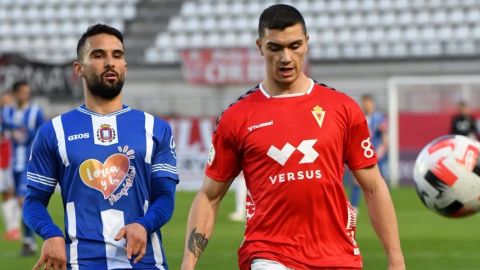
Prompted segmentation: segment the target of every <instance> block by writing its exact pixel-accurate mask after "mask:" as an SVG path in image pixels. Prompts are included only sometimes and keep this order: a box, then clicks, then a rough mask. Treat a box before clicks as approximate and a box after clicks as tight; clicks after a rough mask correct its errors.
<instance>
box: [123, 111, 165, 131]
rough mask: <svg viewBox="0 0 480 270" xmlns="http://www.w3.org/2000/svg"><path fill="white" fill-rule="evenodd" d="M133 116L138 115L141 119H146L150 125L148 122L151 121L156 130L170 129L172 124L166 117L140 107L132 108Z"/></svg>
mask: <svg viewBox="0 0 480 270" xmlns="http://www.w3.org/2000/svg"><path fill="white" fill-rule="evenodd" d="M129 113H130V114H131V115H132V116H133V117H138V118H141V119H145V122H146V125H149V124H148V123H149V122H151V123H152V124H153V128H154V130H168V129H170V124H169V123H168V122H167V120H165V119H164V118H162V117H160V116H158V115H155V114H152V113H149V112H145V111H142V110H138V109H131V111H130V112H129Z"/></svg>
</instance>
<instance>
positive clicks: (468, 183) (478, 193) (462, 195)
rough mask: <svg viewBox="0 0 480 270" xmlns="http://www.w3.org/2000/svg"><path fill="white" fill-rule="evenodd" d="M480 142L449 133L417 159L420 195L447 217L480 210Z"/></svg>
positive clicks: (424, 201)
mask: <svg viewBox="0 0 480 270" xmlns="http://www.w3.org/2000/svg"><path fill="white" fill-rule="evenodd" d="M479 157H480V143H479V142H477V141H474V140H472V139H469V138H467V137H465V136H460V135H448V136H443V137H440V138H438V139H435V140H433V141H432V142H430V143H429V144H428V145H427V146H425V147H424V148H423V149H422V151H421V152H420V154H419V155H418V157H417V160H416V161H415V168H414V173H413V178H414V180H415V186H416V190H417V194H418V196H419V197H420V199H421V200H422V202H423V203H424V204H425V206H427V207H428V208H429V209H430V210H433V211H434V212H436V213H438V214H440V215H442V216H446V217H455V218H456V217H464V216H469V215H473V214H475V213H476V212H478V211H480V160H479Z"/></svg>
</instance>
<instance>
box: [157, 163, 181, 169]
mask: <svg viewBox="0 0 480 270" xmlns="http://www.w3.org/2000/svg"><path fill="white" fill-rule="evenodd" d="M153 167H167V168H171V169H177V167H176V166H173V165H170V164H168V163H159V164H153V165H152V168H153Z"/></svg>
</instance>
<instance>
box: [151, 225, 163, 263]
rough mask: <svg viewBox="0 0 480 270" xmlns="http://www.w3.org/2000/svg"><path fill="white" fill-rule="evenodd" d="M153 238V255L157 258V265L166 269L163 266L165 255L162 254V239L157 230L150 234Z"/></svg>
mask: <svg viewBox="0 0 480 270" xmlns="http://www.w3.org/2000/svg"><path fill="white" fill-rule="evenodd" d="M150 237H151V238H152V249H153V257H154V258H155V262H156V264H155V266H156V267H158V269H161V270H165V268H164V267H163V255H162V249H161V248H160V240H158V235H157V233H156V232H154V233H152V234H151V235H150Z"/></svg>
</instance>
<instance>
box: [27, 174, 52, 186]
mask: <svg viewBox="0 0 480 270" xmlns="http://www.w3.org/2000/svg"><path fill="white" fill-rule="evenodd" d="M27 178H32V179H36V180H40V181H43V182H45V183H49V184H56V183H57V182H56V181H52V180H47V179H45V178H42V177H38V176H36V175H31V174H28V173H27Z"/></svg>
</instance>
